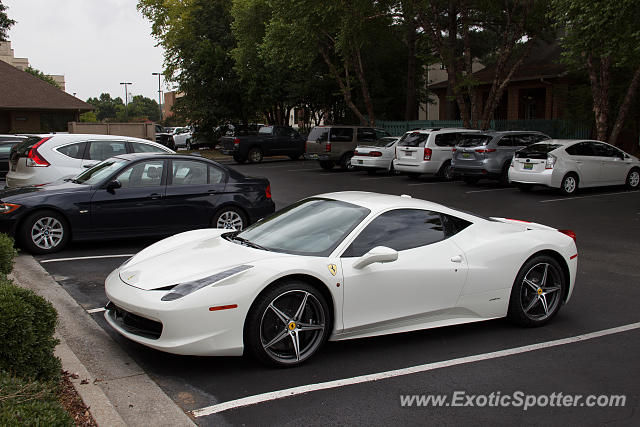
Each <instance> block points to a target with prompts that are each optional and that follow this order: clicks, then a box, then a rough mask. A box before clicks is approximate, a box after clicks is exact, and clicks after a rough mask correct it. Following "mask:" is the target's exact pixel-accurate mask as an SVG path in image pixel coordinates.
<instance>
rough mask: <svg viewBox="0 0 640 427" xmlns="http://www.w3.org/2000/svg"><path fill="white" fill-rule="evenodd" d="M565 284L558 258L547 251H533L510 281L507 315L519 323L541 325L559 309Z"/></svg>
mask: <svg viewBox="0 0 640 427" xmlns="http://www.w3.org/2000/svg"><path fill="white" fill-rule="evenodd" d="M545 266H546V267H545ZM545 269H546V273H545ZM525 279H527V280H525ZM567 286H568V283H566V277H565V275H564V273H563V271H562V267H561V266H560V264H559V263H558V261H556V260H555V259H554V258H552V257H550V256H548V255H534V256H533V257H531V258H529V259H528V260H527V262H525V263H524V265H523V266H522V268H520V271H519V272H518V275H517V276H516V279H515V281H514V282H513V287H512V288H511V296H510V298H509V310H508V312H507V317H508V319H509V320H510V321H512V322H514V323H516V324H518V325H521V326H527V327H536V326H542V325H544V324H545V323H547V322H549V321H550V320H551V319H552V318H553V317H554V316H555V315H556V314H557V313H558V310H560V306H561V305H562V303H563V299H564V295H565V289H566V287H567ZM543 300H544V302H543Z"/></svg>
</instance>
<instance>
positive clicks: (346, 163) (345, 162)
mask: <svg viewBox="0 0 640 427" xmlns="http://www.w3.org/2000/svg"><path fill="white" fill-rule="evenodd" d="M352 157H353V153H344V154H343V155H342V157H341V158H340V169H342V170H343V171H352V170H355V166H353V165H352V164H351V158H352Z"/></svg>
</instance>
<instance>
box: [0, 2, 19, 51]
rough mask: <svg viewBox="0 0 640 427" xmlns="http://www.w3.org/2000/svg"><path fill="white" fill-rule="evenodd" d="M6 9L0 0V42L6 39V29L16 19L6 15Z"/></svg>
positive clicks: (7, 29)
mask: <svg viewBox="0 0 640 427" xmlns="http://www.w3.org/2000/svg"><path fill="white" fill-rule="evenodd" d="M6 10H7V6H5V5H3V4H2V1H1V0H0V42H5V41H7V31H9V28H11V27H12V26H13V24H15V23H16V21H14V20H13V19H10V18H9V16H7V12H5V11H6Z"/></svg>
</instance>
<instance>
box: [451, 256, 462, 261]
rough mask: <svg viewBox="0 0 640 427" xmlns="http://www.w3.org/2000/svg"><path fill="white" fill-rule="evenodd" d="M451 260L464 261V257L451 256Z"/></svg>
mask: <svg viewBox="0 0 640 427" xmlns="http://www.w3.org/2000/svg"><path fill="white" fill-rule="evenodd" d="M451 262H462V257H461V256H460V255H456V256H454V257H451Z"/></svg>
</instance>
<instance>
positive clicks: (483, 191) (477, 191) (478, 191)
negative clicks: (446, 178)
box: [465, 188, 517, 194]
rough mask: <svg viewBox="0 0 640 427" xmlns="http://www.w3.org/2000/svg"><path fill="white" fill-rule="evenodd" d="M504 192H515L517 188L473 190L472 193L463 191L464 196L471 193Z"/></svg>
mask: <svg viewBox="0 0 640 427" xmlns="http://www.w3.org/2000/svg"><path fill="white" fill-rule="evenodd" d="M506 190H511V191H513V190H517V188H492V189H490V190H473V191H465V193H466V194H471V193H487V192H489V191H506Z"/></svg>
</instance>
